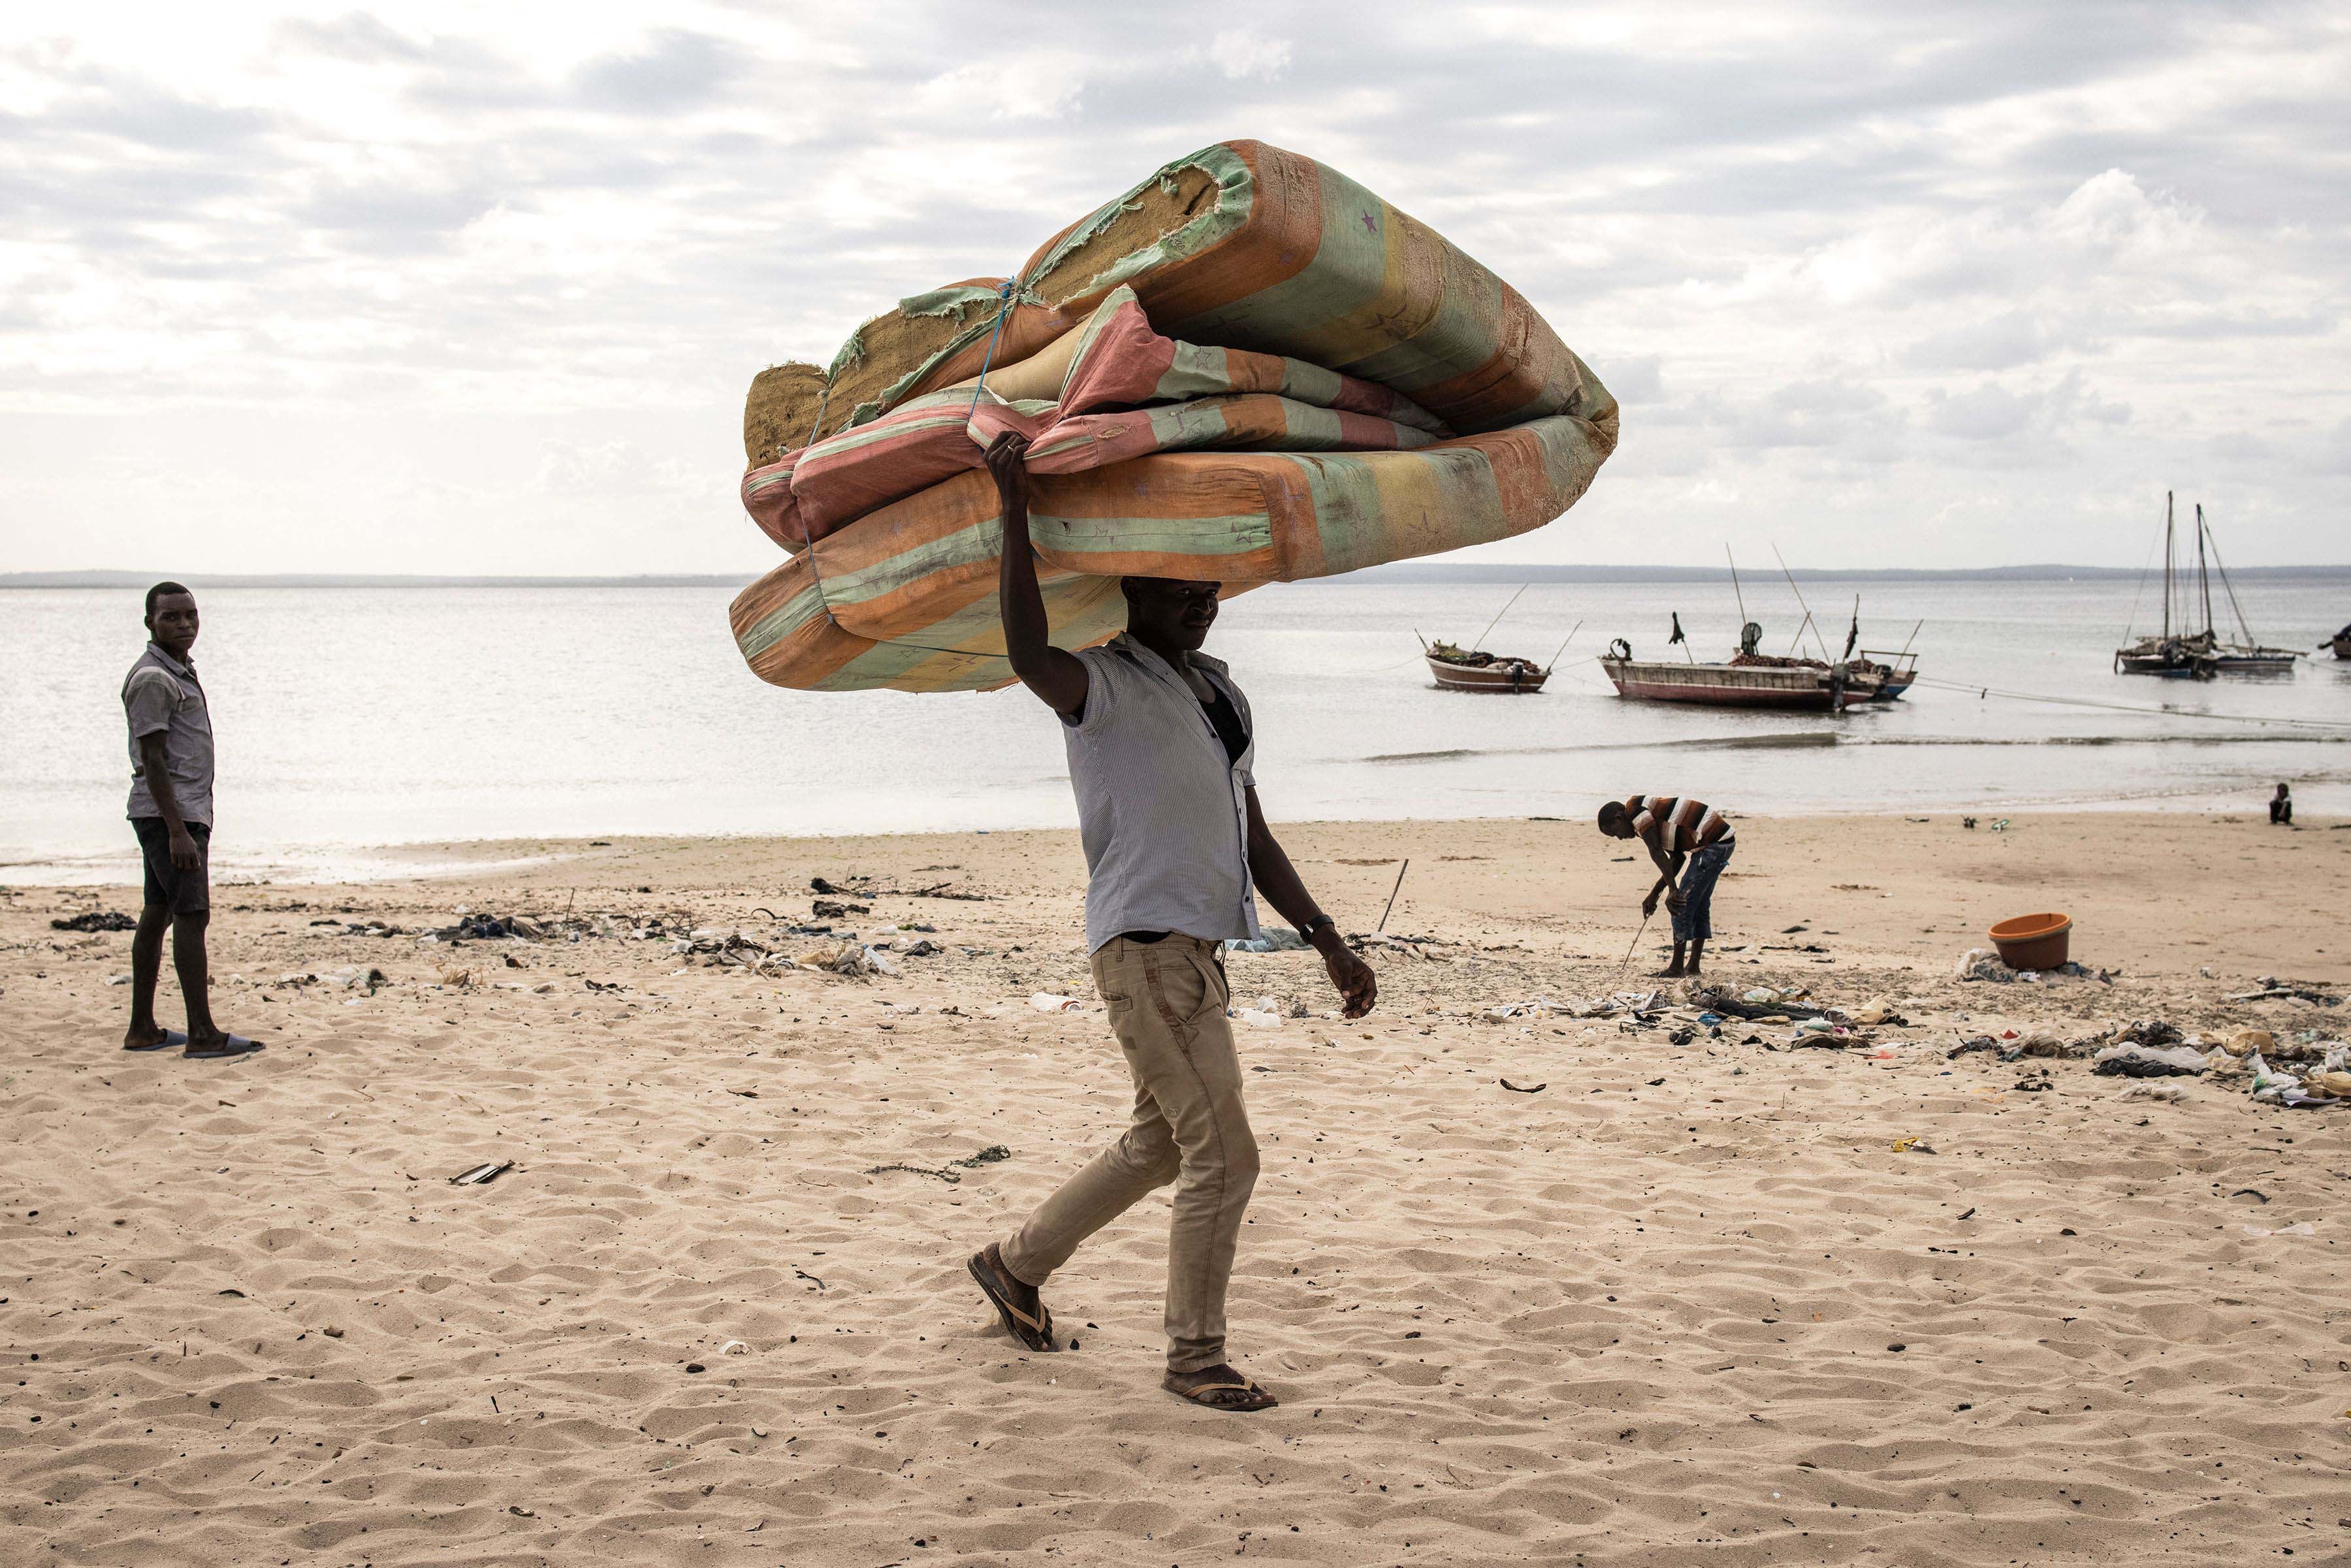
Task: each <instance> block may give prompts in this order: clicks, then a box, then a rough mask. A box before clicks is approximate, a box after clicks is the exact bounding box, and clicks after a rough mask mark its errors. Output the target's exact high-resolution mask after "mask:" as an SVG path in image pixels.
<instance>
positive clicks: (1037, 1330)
mask: <svg viewBox="0 0 2351 1568" xmlns="http://www.w3.org/2000/svg"><path fill="white" fill-rule="evenodd" d="M994 1250H995V1249H994V1248H992V1247H990V1248H983V1249H980V1250H979V1251H977V1252H975V1253H973V1254H972V1255H971V1261H969V1262H968V1263H967V1264H965V1265H964V1267H966V1268H967V1269H968V1270H971V1277H972V1279H973V1280H974V1281H977V1283H978V1285H979V1289H980V1292H981V1293H982V1294H983V1295H985V1296H987V1299H988V1301H989V1302H990V1303H991V1304H992V1305H993V1306H994V1307H995V1308H996V1315H997V1316H998V1318H1000V1319H1002V1320H1003V1322H1004V1332H1005V1333H1008V1334H1010V1335H1011V1336H1012V1337H1013V1338H1014V1339H1017V1340H1019V1342H1020V1343H1022V1344H1024V1345H1027V1346H1028V1347H1029V1349H1030V1350H1059V1349H1061V1346H1059V1345H1057V1344H1055V1343H1053V1314H1052V1313H1051V1312H1048V1311H1047V1310H1046V1309H1045V1303H1044V1302H1042V1301H1040V1302H1038V1303H1037V1315H1036V1316H1035V1317H1033V1318H1032V1317H1030V1316H1029V1314H1028V1313H1027V1312H1023V1311H1021V1310H1020V1308H1019V1307H1018V1306H1015V1305H1014V1304H1013V1301H1012V1291H1011V1288H1010V1286H1008V1284H1007V1283H1006V1282H1005V1281H1007V1280H1008V1279H1009V1278H1010V1276H1009V1274H1008V1272H1007V1271H1006V1270H1005V1269H1004V1264H1003V1261H1002V1260H1001V1259H1000V1258H991V1257H989V1256H988V1254H989V1253H990V1252H993V1251H994Z"/></svg>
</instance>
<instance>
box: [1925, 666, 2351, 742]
mask: <svg viewBox="0 0 2351 1568" xmlns="http://www.w3.org/2000/svg"><path fill="white" fill-rule="evenodd" d="M1912 684H1913V685H1921V686H1929V687H1932V688H1934V689H1935V690H1937V691H1945V692H1973V693H1975V694H1976V695H1978V696H1979V697H2005V698H2007V699H2008V700H2009V701H2011V702H2023V703H2052V704H2054V705H2056V706H2060V707H2086V708H2103V709H2105V711H2107V712H2109V713H2137V714H2147V715H2151V716H2154V717H2157V718H2209V719H2218V720H2223V721H2225V722H2228V723H2231V724H2281V725H2285V726H2288V727H2293V728H2297V729H2317V730H2325V731H2328V732H2335V731H2340V732H2342V733H2344V734H2346V735H2351V724H2346V723H2344V722H2342V721H2341V720H2337V719H2324V718H2283V717H2278V716H2265V715H2261V714H2244V713H2199V712H2197V711H2195V710H2193V709H2190V708H2182V707H2173V706H2170V705H2168V704H2166V705H2165V706H2161V707H2148V706H2146V705H2145V704H2143V703H2111V702H2100V701H2098V700H2097V699H2096V698H2094V697H2056V696H2049V695H2044V694H2043V693H2040V692H2011V691H2004V690H2002V689H2001V688H2000V687H1998V686H1971V685H1963V684H1962V683H1960V682H1958V681H1938V680H1936V679H1934V678H1933V677H1931V676H1928V675H1921V676H1919V677H1918V678H1917V680H1916V681H1915V682H1913V683H1912Z"/></svg>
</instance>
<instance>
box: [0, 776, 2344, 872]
mask: <svg viewBox="0 0 2351 1568" xmlns="http://www.w3.org/2000/svg"><path fill="white" fill-rule="evenodd" d="M2313 792H2314V793H2316V794H2318V795H2320V796H2321V797H2322V798H2331V795H2332V791H2331V790H2329V789H2325V788H2324V787H2321V788H2320V789H2317V790H2315V791H2313ZM2158 800H2159V801H2160V802H2161V803H2160V804H2158V803H2156V802H2157V801H2158ZM2296 805H2297V812H2296V816H2297V821H2296V823H2295V827H2296V829H2298V830H2300V831H2327V830H2328V829H2330V828H2331V827H2333V826H2334V825H2335V824H2338V823H2344V824H2351V815H2332V814H2328V813H2326V812H2325V811H2323V810H2322V811H2319V812H2310V811H2308V810H2306V809H2304V808H2305V802H2304V800H2301V799H2297V801H2296ZM2264 812H2265V804H2264V802H2262V801H2260V800H2253V801H2252V803H2250V804H2247V803H2245V801H2244V798H2243V797H2242V796H2240V795H2235V794H2231V795H2213V794H2210V793H2207V792H2203V791H2199V790H2183V791H2182V792H2181V793H2180V794H2179V795H2177V796H2160V797H2153V798H2150V797H2146V796H2137V797H2127V796H2126V797H2109V798H2106V799H2104V800H2083V801H2072V800H2060V801H2056V802H2053V803H2050V802H2031V803H2019V802H2016V801H2012V800H2011V801H1994V802H1991V803H1980V804H1972V805H1965V806H1934V807H1889V808H1887V809H1886V810H1875V811H1856V810H1835V811H1829V810H1787V811H1782V810H1751V811H1742V812H1740V813H1739V815H1740V818H1742V819H1747V818H1751V819H1753V820H1756V821H1772V822H1820V821H1917V820H1919V819H1922V818H1923V819H1925V820H1927V821H1945V820H1948V821H1949V822H1951V823H1952V824H1954V825H1956V824H1957V823H1958V822H1959V821H1960V819H1961V818H1963V817H1967V816H1973V817H1976V818H1978V819H1979V821H1987V822H1988V821H1999V820H2001V819H2003V818H2005V819H2007V820H2009V821H2037V820H2041V819H2046V818H2061V817H2073V816H2085V817H2094V818H2129V817H2140V816H2143V817H2147V818H2150V819H2153V820H2156V821H2175V820H2179V819H2183V818H2191V817H2192V818H2202V819H2205V820H2208V821H2214V822H2222V821H2231V820H2233V819H2236V818H2246V819H2248V820H2262V818H2263V816H2264ZM1569 820H1571V819H1567V818H1563V817H1557V816H1552V815H1549V814H1539V815H1528V814H1522V813H1519V812H1509V813H1498V814H1494V815H1489V816H1476V815H1468V816H1438V817H1402V818H1399V817H1363V818H1355V817H1331V816H1321V817H1309V818H1300V819H1286V818H1279V817H1277V818H1276V819H1274V825H1275V826H1277V827H1279V828H1280V829H1282V830H1284V831H1304V830H1315V831H1321V830H1326V829H1327V830H1334V831H1335V830H1353V831H1380V830H1384V829H1397V828H1420V829H1430V828H1442V827H1445V826H1448V825H1455V824H1461V825H1467V824H1475V823H1496V822H1538V823H1540V822H1551V821H1569ZM1573 820H1575V821H1580V820H1581V819H1580V818H1579V819H1573ZM2264 825H2265V824H2264ZM1075 831H1076V829H1075V828H1074V826H1061V825H1058V824H1055V825H1041V826H1040V825H1031V826H1020V827H1002V828H946V829H940V828H908V829H902V830H880V831H866V832H854V833H773V832H755V831H745V832H729V833H701V832H683V833H675V832H666V833H665V832H645V833H631V832H614V833H610V834H584V833H566V834H551V835H543V836H542V835H533V834H512V833H507V834H487V835H483V836H480V837H457V838H451V837H438V836H436V837H426V838H418V839H410V840H394V841H386V842H378V843H368V844H323V845H313V846H265V847H263V848H261V849H258V850H256V851H253V852H248V853H239V852H237V850H236V848H235V843H234V841H231V842H229V843H227V844H225V846H224V848H225V851H226V852H225V853H223V854H221V855H219V857H218V858H217V859H216V861H215V863H214V885H215V886H219V887H273V886H274V887H339V886H362V885H367V884H370V883H377V882H404V881H434V880H447V879H453V878H467V877H481V876H493V875H497V874H501V873H507V872H521V871H526V870H528V869H530V868H532V867H536V866H542V865H547V866H551V865H559V864H566V863H570V862H574V861H579V860H582V859H586V858H589V857H590V855H591V854H592V852H594V851H595V850H596V849H599V848H604V847H622V848H626V847H632V846H636V847H642V846H646V845H686V844H701V843H708V844H733V845H740V846H754V845H813V844H825V843H833V842H841V841H860V842H862V841H900V840H915V839H939V838H964V837H971V838H987V837H993V836H998V835H1005V834H1015V833H1070V834H1074V833H1075ZM123 837H124V844H123V846H122V847H120V848H119V849H114V850H109V851H104V852H93V853H90V854H88V855H75V856H49V857H41V856H37V855H28V856H27V857H26V858H25V859H21V860H16V861H13V862H10V861H0V887H19V888H92V887H106V886H111V885H117V884H120V883H133V882H136V881H137V879H138V876H139V862H138V858H137V854H136V852H135V848H134V847H133V846H131V844H130V841H129V832H128V829H127V828H126V829H125V831H124V834H123Z"/></svg>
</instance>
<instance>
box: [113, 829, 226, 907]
mask: <svg viewBox="0 0 2351 1568" xmlns="http://www.w3.org/2000/svg"><path fill="white" fill-rule="evenodd" d="M131 831H132V832H134V833H137V834H138V835H139V854H140V858H141V860H144V861H145V862H147V907H148V908H150V909H168V910H170V911H171V912H172V914H174V915H202V914H203V913H204V911H206V910H208V909H210V908H211V907H212V906H213V893H212V850H213V831H212V829H211V828H209V827H207V826H206V825H205V824H204V823H202V822H190V823H189V824H188V836H189V837H190V838H192V839H193V840H195V841H196V869H195V870H193V871H182V870H181V869H180V868H179V867H178V866H175V865H173V864H172V830H171V829H169V828H167V827H165V826H164V825H163V819H162V818H161V817H133V818H131Z"/></svg>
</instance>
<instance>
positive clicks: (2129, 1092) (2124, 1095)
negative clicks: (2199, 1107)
mask: <svg viewBox="0 0 2351 1568" xmlns="http://www.w3.org/2000/svg"><path fill="white" fill-rule="evenodd" d="M2115 1098H2116V1100H2160V1101H2162V1102H2163V1103H2165V1104H2167V1105H2178V1104H2179V1103H2182V1102H2184V1101H2186V1100H2187V1098H2188V1085H2186V1084H2185V1083H2146V1082H2142V1083H2134V1084H2132V1085H2131V1086H2130V1087H2129V1088H2127V1089H2126V1090H2124V1091H2123V1092H2121V1093H2119V1094H2117V1095H2116V1096H2115Z"/></svg>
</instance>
